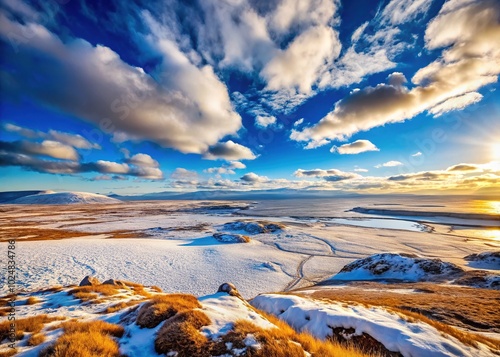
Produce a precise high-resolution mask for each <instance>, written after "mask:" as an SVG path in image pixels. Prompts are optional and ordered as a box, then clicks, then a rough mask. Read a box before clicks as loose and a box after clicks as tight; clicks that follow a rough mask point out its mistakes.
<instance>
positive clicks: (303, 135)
mask: <svg viewBox="0 0 500 357" xmlns="http://www.w3.org/2000/svg"><path fill="white" fill-rule="evenodd" d="M453 4H455V5H456V4H457V2H456V1H453V2H451V4H450V3H448V5H445V6H444V7H443V9H442V10H441V12H440V13H439V14H438V16H437V17H436V18H435V19H434V20H433V21H432V22H431V23H430V24H429V26H428V28H427V31H426V40H427V47H428V48H429V49H434V48H437V47H440V46H445V45H448V46H450V47H448V48H446V49H445V50H444V51H443V53H442V57H441V58H439V59H438V60H436V61H434V62H432V63H430V64H429V65H428V66H426V67H424V68H421V69H420V70H419V71H417V73H416V74H415V75H414V76H413V78H412V82H413V84H414V85H415V87H414V88H412V89H409V88H407V87H405V86H404V85H402V84H401V81H399V82H398V83H394V81H393V80H391V78H389V84H379V85H377V86H375V87H366V88H364V89H362V90H360V91H357V92H354V93H351V94H350V95H349V96H347V97H346V98H344V99H342V100H340V101H339V102H337V103H336V105H335V108H334V110H333V111H331V112H330V113H329V114H327V115H326V116H325V117H324V118H322V119H321V120H320V121H319V123H318V124H317V125H314V126H312V127H308V128H305V129H303V130H302V131H300V132H299V131H293V132H292V136H291V138H292V139H293V140H298V141H319V140H322V139H345V138H347V137H349V136H351V135H353V134H355V133H357V132H360V131H366V130H370V129H371V128H374V127H377V126H381V125H385V124H389V123H395V122H402V121H404V120H407V119H411V118H413V117H414V116H416V115H418V114H420V113H422V112H424V111H432V108H435V109H434V112H435V113H436V114H441V113H443V112H445V111H449V110H453V109H461V108H464V107H465V106H466V105H470V104H472V103H474V102H476V101H477V100H479V97H478V95H477V94H472V93H473V92H475V91H476V90H478V89H479V88H481V87H483V86H485V85H487V84H491V83H495V82H496V81H497V80H498V78H497V77H498V74H499V73H500V65H499V64H500V48H499V47H498V41H497V40H498V36H496V35H495V34H500V24H499V21H498V19H499V18H500V3H498V2H496V1H484V2H481V3H480V4H476V3H466V4H465V5H464V4H462V5H463V6H460V7H458V6H456V7H454V6H452V5H453ZM399 79H401V78H399ZM391 83H392V84H391Z"/></svg>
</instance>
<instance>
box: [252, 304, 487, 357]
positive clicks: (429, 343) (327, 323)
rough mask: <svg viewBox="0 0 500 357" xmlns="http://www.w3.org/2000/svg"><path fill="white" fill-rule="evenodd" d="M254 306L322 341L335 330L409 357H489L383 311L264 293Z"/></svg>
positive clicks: (426, 326) (485, 353)
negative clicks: (348, 331)
mask: <svg viewBox="0 0 500 357" xmlns="http://www.w3.org/2000/svg"><path fill="white" fill-rule="evenodd" d="M251 303H252V305H253V306H254V307H256V308H258V309H260V310H263V311H265V312H267V313H270V314H274V315H276V316H278V317H279V318H280V319H282V320H284V321H286V322H287V323H288V324H290V325H291V326H292V327H293V328H295V329H297V330H299V331H308V332H309V333H311V334H312V335H314V336H316V337H317V338H320V339H325V338H327V337H328V336H331V335H332V334H333V330H332V329H333V328H336V327H341V328H344V329H354V330H355V334H356V335H361V334H362V333H366V334H368V335H370V336H372V337H373V338H375V339H376V340H377V341H379V342H380V343H382V344H383V345H384V346H385V348H387V349H388V350H390V351H394V352H399V353H401V354H402V355H403V356H405V357H410V356H433V357H451V356H478V357H479V356H489V355H491V354H490V353H489V352H487V351H486V349H484V350H483V349H476V348H473V347H470V346H466V345H464V344H463V343H461V342H460V341H458V340H457V339H455V338H453V337H451V336H444V335H442V334H441V333H440V332H439V331H437V330H436V329H435V328H434V327H432V326H430V325H427V324H425V323H423V322H409V321H406V320H405V319H403V318H401V316H399V315H397V314H395V313H390V312H389V311H387V310H384V309H380V308H374V307H372V308H366V307H362V306H357V305H356V306H350V307H347V306H345V305H343V304H340V303H333V302H332V303H325V302H321V301H317V300H311V299H307V298H303V297H298V296H294V295H277V294H264V295H259V296H257V297H256V298H254V299H253V300H252V302H251Z"/></svg>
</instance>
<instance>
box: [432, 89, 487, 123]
mask: <svg viewBox="0 0 500 357" xmlns="http://www.w3.org/2000/svg"><path fill="white" fill-rule="evenodd" d="M481 99H483V96H482V95H481V94H479V93H477V92H470V93H466V94H464V95H460V96H457V97H454V98H450V99H448V100H445V101H444V102H442V103H440V104H438V105H436V106H434V107H432V108H431V109H429V113H431V114H434V117H439V116H441V115H443V114H445V113H447V112H450V111H453V110H460V109H464V108H466V107H468V106H469V105H471V104H474V103H477V102H479V101H480V100H481Z"/></svg>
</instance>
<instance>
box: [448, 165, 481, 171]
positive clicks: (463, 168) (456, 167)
mask: <svg viewBox="0 0 500 357" xmlns="http://www.w3.org/2000/svg"><path fill="white" fill-rule="evenodd" d="M479 169H480V167H479V166H478V165H470V164H458V165H454V166H451V167H448V168H447V169H446V171H461V172H464V171H468V172H470V171H478V170H479Z"/></svg>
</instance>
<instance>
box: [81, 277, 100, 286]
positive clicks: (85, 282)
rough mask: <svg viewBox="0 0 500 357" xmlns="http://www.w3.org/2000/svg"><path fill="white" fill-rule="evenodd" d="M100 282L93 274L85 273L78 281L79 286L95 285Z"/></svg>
mask: <svg viewBox="0 0 500 357" xmlns="http://www.w3.org/2000/svg"><path fill="white" fill-rule="evenodd" d="M100 284H101V282H100V281H99V280H98V279H97V278H96V277H93V276H90V275H87V276H86V277H85V278H83V280H82V281H81V282H80V285H79V286H95V285H100Z"/></svg>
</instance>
